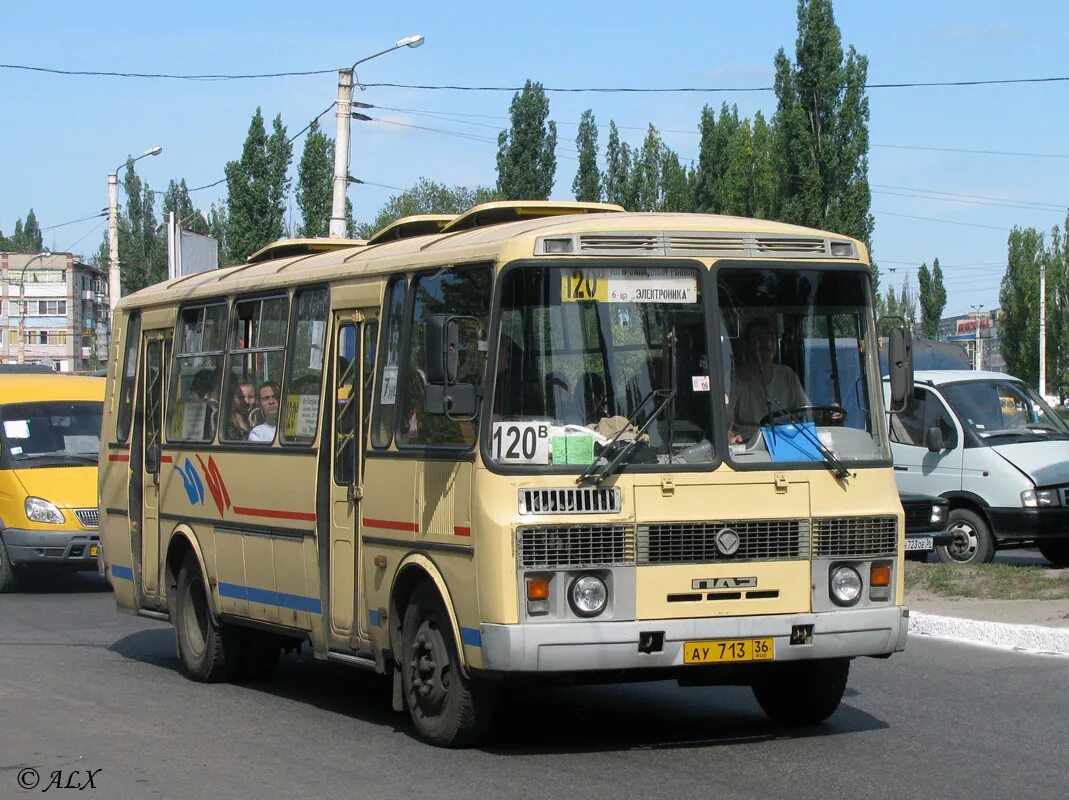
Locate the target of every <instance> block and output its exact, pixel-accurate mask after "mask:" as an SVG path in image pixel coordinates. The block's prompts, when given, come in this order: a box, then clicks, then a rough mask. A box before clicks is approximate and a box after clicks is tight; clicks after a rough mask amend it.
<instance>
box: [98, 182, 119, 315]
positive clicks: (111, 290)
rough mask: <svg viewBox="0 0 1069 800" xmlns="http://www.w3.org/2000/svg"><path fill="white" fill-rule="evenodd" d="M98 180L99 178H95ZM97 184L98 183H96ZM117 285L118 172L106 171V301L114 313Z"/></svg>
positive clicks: (117, 299)
mask: <svg viewBox="0 0 1069 800" xmlns="http://www.w3.org/2000/svg"><path fill="white" fill-rule="evenodd" d="M97 180H99V178H98V179H97ZM97 185H98V186H99V184H97ZM121 288H122V287H121V286H120V285H119V174H118V172H109V173H108V301H109V303H110V306H111V310H112V312H113V313H114V311H115V304H116V303H118V302H119V296H120V295H121V294H122V291H121Z"/></svg>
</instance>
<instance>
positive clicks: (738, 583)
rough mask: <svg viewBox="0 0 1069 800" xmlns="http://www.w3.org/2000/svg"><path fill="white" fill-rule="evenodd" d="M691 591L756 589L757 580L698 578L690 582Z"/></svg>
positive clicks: (751, 578) (750, 578)
mask: <svg viewBox="0 0 1069 800" xmlns="http://www.w3.org/2000/svg"><path fill="white" fill-rule="evenodd" d="M690 588H692V589H756V588H757V578H756V576H755V577H748V578H699V579H697V580H693V581H691V582H690Z"/></svg>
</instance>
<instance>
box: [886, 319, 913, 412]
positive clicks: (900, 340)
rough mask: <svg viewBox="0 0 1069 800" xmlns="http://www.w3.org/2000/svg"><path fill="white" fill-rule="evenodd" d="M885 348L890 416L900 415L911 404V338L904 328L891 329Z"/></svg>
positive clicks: (907, 330)
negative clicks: (889, 388) (889, 391)
mask: <svg viewBox="0 0 1069 800" xmlns="http://www.w3.org/2000/svg"><path fill="white" fill-rule="evenodd" d="M887 338H888V346H887V369H888V373H889V377H890V382H891V406H890V408H889V409H888V411H890V412H891V413H892V414H901V413H902V412H903V411H906V410H907V409H908V408H909V407H910V405H911V404H912V402H913V336H912V335H911V334H910V332H909V329H908V328H906V327H904V326H896V327H894V328H892V329H891V332H890V334H889V336H888V337H887Z"/></svg>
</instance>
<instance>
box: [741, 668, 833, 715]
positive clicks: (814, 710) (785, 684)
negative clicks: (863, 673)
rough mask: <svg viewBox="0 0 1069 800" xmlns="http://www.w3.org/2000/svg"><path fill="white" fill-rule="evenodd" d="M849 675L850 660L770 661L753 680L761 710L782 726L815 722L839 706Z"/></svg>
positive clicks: (755, 695)
mask: <svg viewBox="0 0 1069 800" xmlns="http://www.w3.org/2000/svg"><path fill="white" fill-rule="evenodd" d="M849 674H850V659H847V658H833V659H828V660H826V661H787V662H784V663H780V664H770V665H769V666H768V668H767V669H765V670H762V674H761V675H760V676H759V677H758V678H757V679H756V680H755V681H754V682H753V693H754V697H756V698H757V702H758V703H759V704H760V706H761V708H762V710H763V711H764V712H765V713H766V714H768V716H769V717H770V718H771V719H772V720H774V721H775V722H779V723H781V724H783V725H815V724H816V723H818V722H823V721H824V720H826V719H827V718H828V717H830V716H831V715H832V714H834V713H835V709H837V708H838V707H839V703H841V702H842V699H843V693H844V692H845V691H846V679H847V676H849Z"/></svg>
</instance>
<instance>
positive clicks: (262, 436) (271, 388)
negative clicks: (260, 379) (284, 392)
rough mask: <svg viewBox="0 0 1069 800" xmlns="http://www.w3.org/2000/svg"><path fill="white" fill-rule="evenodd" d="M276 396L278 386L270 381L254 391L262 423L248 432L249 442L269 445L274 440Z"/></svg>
mask: <svg viewBox="0 0 1069 800" xmlns="http://www.w3.org/2000/svg"><path fill="white" fill-rule="evenodd" d="M278 394H279V390H278V384H277V383H274V382H272V381H268V382H267V383H262V384H260V388H259V389H257V390H256V399H257V402H258V403H259V404H260V413H262V414H263V415H264V421H263V422H262V423H260V424H259V425H257V426H256V427H255V428H253V429H252V430H251V431H249V441H250V442H261V443H264V444H270V443H271V442H273V441H274V440H275V428H277V427H278V399H279V398H278Z"/></svg>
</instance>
